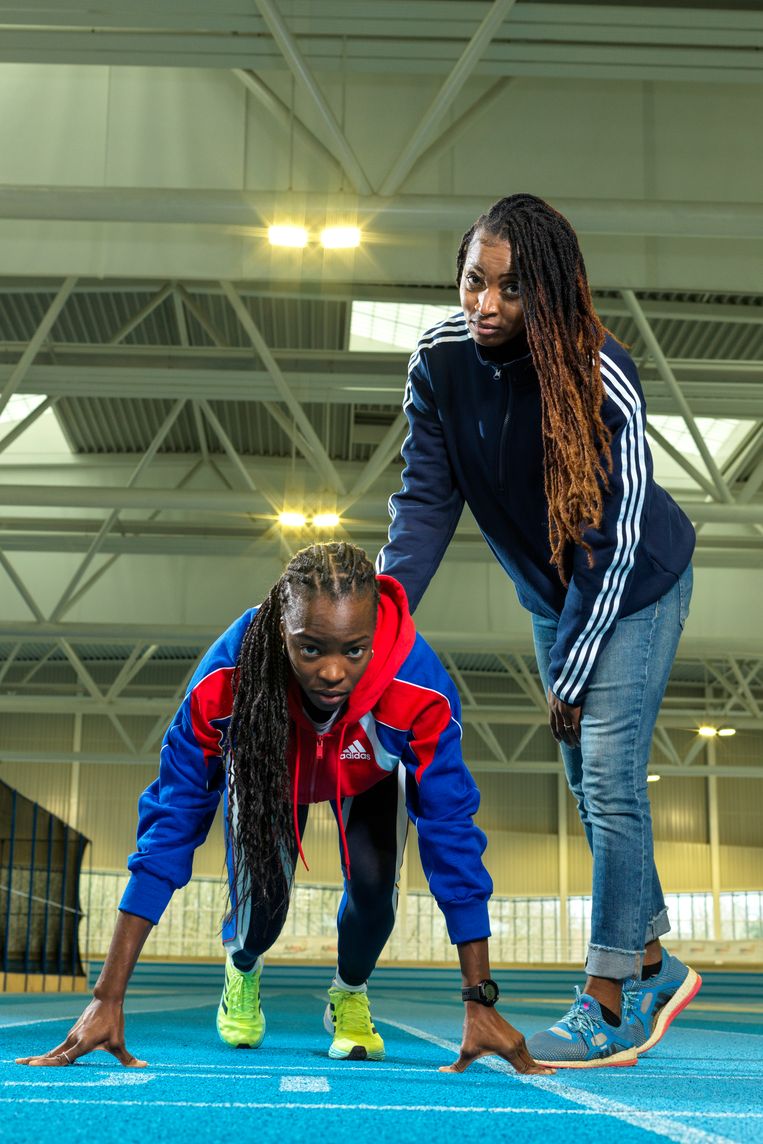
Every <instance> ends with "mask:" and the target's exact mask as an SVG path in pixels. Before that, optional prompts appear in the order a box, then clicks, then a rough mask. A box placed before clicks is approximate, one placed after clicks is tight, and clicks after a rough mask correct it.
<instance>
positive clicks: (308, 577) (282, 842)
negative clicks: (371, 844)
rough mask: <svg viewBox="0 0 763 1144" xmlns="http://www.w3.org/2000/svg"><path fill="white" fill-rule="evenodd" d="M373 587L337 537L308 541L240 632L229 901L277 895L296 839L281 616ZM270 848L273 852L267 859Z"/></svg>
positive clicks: (353, 551)
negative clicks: (307, 603) (232, 895)
mask: <svg viewBox="0 0 763 1144" xmlns="http://www.w3.org/2000/svg"><path fill="white" fill-rule="evenodd" d="M368 593H371V595H372V597H373V599H374V602H375V603H378V599H379V589H378V584H377V581H376V575H375V572H374V567H373V564H371V562H370V560H369V559H368V557H367V556H366V554H365V552H364V551H363V550H362V549H361V548H356V547H355V546H354V545H352V544H347V543H345V542H344V541H332V542H330V543H327V544H313V545H310V547H309V548H303V549H301V550H300V551H299V552H297V553H296V555H295V556H293V557H292V559H291V560H290V561H289V563H288V565H287V567H286V569H285V571H284V572H283V574H282V575H281V577H280V579H279V580H277V582H276V583H275V584H274V585H273V587H272V588H271V590H270V592H269V593H268V596H267V598H266V599H265V600H264V602H263V603H262V604H261V606H260V608H259V609H258V611H257V613H256V615H255V616H254V617H253V619H252V621H251V623H250V624H249V627H248V628H247V630H246V633H245V635H244V639H243V643H242V645H241V651H240V653H239V657H238V662H237V664H236V669H235V672H234V676H233V696H234V699H233V715H232V718H231V724H230V733H229V743H230V755H231V757H230V765H229V767H228V824H227V825H228V832H229V838H230V840H231V844H232V850H233V860H234V864H235V869H236V871H237V887H236V898H237V901H236V902H235V904H234V903H231V913H233V912H234V909H235V908H237V907H240V905H241V904H242V902H243V901H245V900H246V899H247V898H250V899H252V900H253V901H264V902H268V901H277V900H282V898H283V895H284V893H285V892H286V891H287V888H288V882H289V880H290V878H289V875H288V874H287V873H286V872H285V871H284V872H283V873H282V870H283V866H284V862H283V858H284V856H285V855H286V854H290V853H292V850H293V847H294V846H295V845H296V839H295V835H294V823H293V819H292V809H291V782H290V777H289V766H288V761H287V747H288V742H289V708H288V703H287V687H288V683H289V679H290V675H291V668H290V665H289V660H288V658H287V655H286V649H285V647H284V643H283V639H282V635H281V620H282V618H283V617H284V616H285V615H288V613H289V612H290V610H291V608H292V607H293V606H294V604H295V603H296V601H297V600H303V599H304V598H305V597H306V596H307V597H310V598H312V597H315V596H318V595H320V594H326V595H328V596H329V598H330V599H332V600H339V599H342V598H344V597H347V596H349V595H352V594H355V595H357V596H365V595H366V594H368ZM274 854H277V855H278V858H279V860H277V861H273V855H274Z"/></svg>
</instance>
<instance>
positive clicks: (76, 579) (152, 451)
mask: <svg viewBox="0 0 763 1144" xmlns="http://www.w3.org/2000/svg"><path fill="white" fill-rule="evenodd" d="M185 404H186V402H185V399H181V400H180V401H176V402H175V404H174V405H173V407H172V409H171V410H170V411H169V413H168V414H167V416H166V417H165V419H164V421H163V422H162V424H161V425H160V427H159V430H158V431H157V433H156V435H155V436H154V439H153V441H152V442H151V444H150V445H149V447H148V449H147V450H146V452H145V454H144V456H143V458H142V459H141V461H140V463H139V464H138V465H137V466H136V468H135V470H134V471H133V473H132V475H131V476H130V479H129V481H128V482H127V487H128V489H129V488H132V486H133V485H134V484H135V483H136V482H137V481H138V480H139V479H140V477H141V476H142V474H143V472H144V471H145V470H146V469H147V468H148V466H149V465H150V464H151V462H152V461H153V459H154V457H155V456H156V453H157V451H158V449H159V446H160V445H161V443H162V441H163V440H164V438H165V437H166V436H167V434H168V433H169V431H170V429H171V428H172V426H173V425H174V424H175V422H176V420H177V418H178V416H179V414H180V412H181V410H182V409H183V408H184V407H185ZM118 517H119V509H118V508H114V509H113V510H112V512H111V513H110V514H109V516H108V517H107V518H106V520H105V521H104V522H103V524H102V525H101V528H100V530H99V532H98V535H97V536H96V537H95V539H94V540H93V542H92V544H91V545H90V548H89V550H88V552H87V555H86V556H85V558H84V559H83V560H82V562H81V563H80V565H79V567H78V568H77V570H76V571H75V573H74V575H73V576H72V578H71V579H70V581H69V583H68V584H67V585H66V588H65V589H64V591H63V592H62V594H61V598H60V599H59V601H58V603H57V604H56V606H55V608H54V609H53V611H52V613H51V615H50V619H51V620H52V621H54V622H55V621H56V620H60V619H61V616H62V615H63V614H64V612H65V610H66V607H67V604H69V605H70V600H71V597H72V596H73V594H74V590H75V589H76V587H77V585H78V584H79V583H80V581H81V580H82V577H83V576H84V575H85V572H86V571H87V570H88V568H89V567H90V565H91V563H92V562H93V560H94V559H95V557H96V556H97V555H98V553H99V551H100V550H101V547H102V546H103V542H104V540H105V539H106V537H107V536H108V534H109V532H110V531H111V529H112V527H113V525H114V523H115V522H116V520H117V518H118Z"/></svg>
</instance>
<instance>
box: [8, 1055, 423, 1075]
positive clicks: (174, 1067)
mask: <svg viewBox="0 0 763 1144" xmlns="http://www.w3.org/2000/svg"><path fill="white" fill-rule="evenodd" d="M15 1063H16V1058H15V1057H4V1058H0V1064H3V1065H13V1064H15ZM326 1064H327V1065H328V1066H329V1067H330V1068H331V1069H332V1070H335V1071H336V1072H337V1073H340V1072H342V1073H346V1072H362V1073H366V1075H367V1076H369V1077H370V1076H374V1077H377V1076H379V1074H380V1073H385V1074H386V1073H405V1074H406V1076H407V1075H408V1074H409V1073H427V1074H428V1075H429V1076H431V1075H432V1073H433V1071H436V1070H433V1069H432V1067H431V1066H430V1067H429V1068H420V1067H417V1066H415V1065H412V1066H411V1067H410V1068H408V1067H407V1066H406V1065H387V1064H384V1063H383V1062H381V1061H373V1062H371V1063H370V1064H369V1063H368V1062H367V1063H365V1064H358V1065H356V1064H350V1063H349V1062H348V1061H333V1062H331V1063H330V1064H329V1061H328V1060H327V1061H326ZM261 1067H263V1068H265V1069H267V1075H268V1077H269V1076H270V1075H271V1074H272V1073H291V1072H309V1073H313V1072H315V1065H272V1064H270V1063H268V1064H265V1065H262V1066H261ZM256 1068H257V1066H256V1065H253V1064H252V1065H213V1064H203V1065H194V1064H185V1063H183V1064H180V1063H177V1064H166V1063H162V1064H155V1063H154V1062H153V1061H151V1069H152V1071H154V1070H156V1069H163V1070H166V1072H167V1075H169V1076H186V1077H192V1076H198V1077H201V1078H204V1077H206V1078H208V1079H214V1077H215V1076H217V1075H218V1074H219V1073H223V1074H224V1075H223V1077H222V1078H221V1079H223V1080H224V1079H225V1076H226V1075H228V1074H232V1075H234V1076H240V1077H242V1078H243V1079H245V1080H249V1079H251V1080H255V1079H256V1080H260V1079H264V1077H265V1074H260V1073H257V1072H251V1071H250V1070H252V1069H256ZM190 1069H194V1070H198V1071H194V1072H190V1071H187V1070H190ZM202 1069H216V1070H217V1072H202V1071H201V1070H202Z"/></svg>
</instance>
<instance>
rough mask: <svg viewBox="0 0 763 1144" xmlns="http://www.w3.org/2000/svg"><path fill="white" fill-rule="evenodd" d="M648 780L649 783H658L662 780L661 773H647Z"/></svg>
mask: <svg viewBox="0 0 763 1144" xmlns="http://www.w3.org/2000/svg"><path fill="white" fill-rule="evenodd" d="M646 781H647V782H648V783H658V782H659V781H660V776H659V775H647V776H646Z"/></svg>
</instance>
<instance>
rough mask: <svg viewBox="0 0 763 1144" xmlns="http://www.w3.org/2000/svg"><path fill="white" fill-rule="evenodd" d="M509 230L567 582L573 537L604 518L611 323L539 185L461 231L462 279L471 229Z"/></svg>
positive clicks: (556, 541) (502, 234)
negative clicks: (604, 375) (603, 352)
mask: <svg viewBox="0 0 763 1144" xmlns="http://www.w3.org/2000/svg"><path fill="white" fill-rule="evenodd" d="M478 234H486V235H493V236H495V237H496V238H501V239H505V240H507V241H508V243H509V246H510V247H511V253H512V257H513V260H514V268H515V270H516V272H517V274H518V276H519V285H520V292H521V299H522V309H523V312H524V320H525V327H526V330H527V340H528V343H529V346H530V352H531V354H532V358H533V363H534V365H535V370H536V372H537V374H538V379H539V381H540V392H541V405H542V410H543V425H542V428H543V449H544V473H545V490H546V500H547V502H548V537H549V543H550V545H551V563H553V564H556V567H557V569H558V570H559V575H560V576H561V578H562V581H563V583H566V582H567V580H566V572H565V561H564V552H565V546H566V544H567V542H568V541H571V542H572V543H574V544H579V545H582V547H583V548H585V549H586V550H587V552H588V560H589V564H590V563H592V560H593V558H592V554H591V548H590V545H589V544H588V543H587V542H586V541H585V539H584V536H583V533H584V531H585V529H586V528H588V527H591V526H592V527H594V528H598V527H599V525H600V524H601V517H602V511H603V498H602V490H603V489H606V488H607V486H608V480H607V471H609V472H611V470H612V454H611V451H610V442H611V433H610V431H609V429H608V428H607V426H606V425H605V424H604V422H603V420H602V417H601V406H602V402H603V400H604V386H603V383H602V380H601V364H600V359H599V350H600V349H601V346H602V344H603V342H604V336H605V330H604V327H603V325H602V324H601V321H600V320H599V317H598V315H597V314H596V311H595V310H594V308H593V302H592V300H591V292H590V289H589V286H588V279H587V277H586V270H585V263H584V262H583V255H582V254H581V251H580V246H579V244H578V240H577V235H576V234H575V231H574V230H573V229H572V227H571V226H570V224H569V222H568V221H567V219H566V218H564V216H563V215H560V214H559V213H558V211H555V210H554V209H553V208H552V207H550V206H549V205H548V203H546V202H544V201H543V199H539V198H536V196H535V195H527V194H519V195H510V196H509V197H508V198H504V199H499V201H498V202H497V203H495V204H494V205H493V206H492V207H491V208H490V210H489V211H488V212H487V213H486V214H483V215H481V216H480V217H479V218H478V219H477V221H476V222H475V223H474V225H473V226H472V227H470V229H469V230H468V231H467V232H466V234H465V235H464V237H463V238H462V240H461V245H460V247H459V249H458V257H457V263H456V265H457V282H458V285H459V286H460V284H461V277H462V274H463V270H464V263H465V261H466V254H467V250H468V248H469V244H470V243H471V241H472V239H473V238H474V236H475V235H478Z"/></svg>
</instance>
